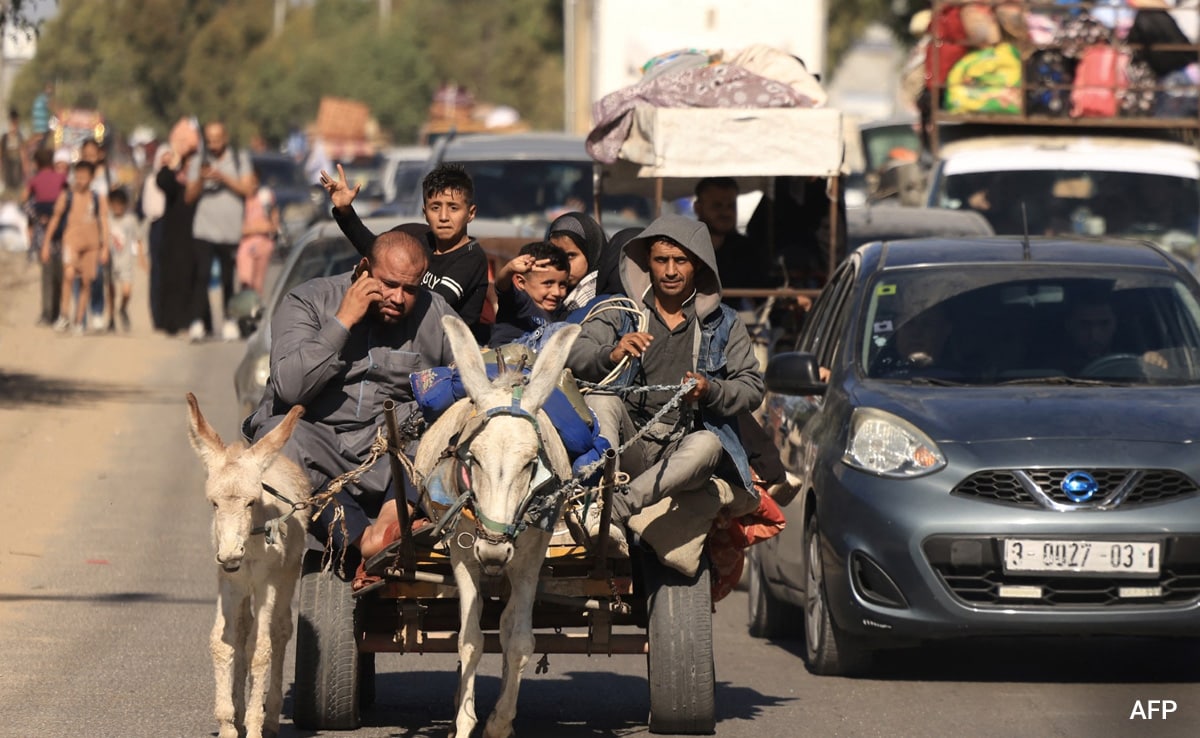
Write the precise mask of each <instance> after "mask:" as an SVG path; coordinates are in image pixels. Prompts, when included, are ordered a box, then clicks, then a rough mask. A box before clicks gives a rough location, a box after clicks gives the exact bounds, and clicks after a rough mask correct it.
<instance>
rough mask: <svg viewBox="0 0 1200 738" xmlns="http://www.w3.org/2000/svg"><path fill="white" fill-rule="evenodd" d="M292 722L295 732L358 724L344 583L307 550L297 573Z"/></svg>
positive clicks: (350, 602) (350, 603)
mask: <svg viewBox="0 0 1200 738" xmlns="http://www.w3.org/2000/svg"><path fill="white" fill-rule="evenodd" d="M297 620H298V622H297V628H296V684H295V689H294V695H295V697H294V700H293V704H294V710H293V713H294V715H293V722H294V723H295V725H296V727H297V728H300V729H301V730H355V729H356V728H358V727H359V712H358V709H359V674H360V671H359V661H358V644H357V643H356V642H355V640H354V598H353V597H352V596H351V589H350V582H348V581H345V580H343V579H341V578H340V577H338V576H337V575H336V574H335V573H334V572H332V571H329V570H323V569H321V552H320V551H308V552H306V553H305V555H304V567H303V569H302V572H301V575H300V614H299V617H298V619H297Z"/></svg>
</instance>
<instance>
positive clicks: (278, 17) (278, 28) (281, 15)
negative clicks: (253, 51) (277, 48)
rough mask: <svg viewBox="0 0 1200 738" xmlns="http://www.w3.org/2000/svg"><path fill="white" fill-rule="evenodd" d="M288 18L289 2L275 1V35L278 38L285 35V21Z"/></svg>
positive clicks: (284, 0)
mask: <svg viewBox="0 0 1200 738" xmlns="http://www.w3.org/2000/svg"><path fill="white" fill-rule="evenodd" d="M286 17H287V0H275V25H274V26H273V33H274V35H275V36H276V37H278V36H279V34H281V33H283V21H284V19H285V18H286Z"/></svg>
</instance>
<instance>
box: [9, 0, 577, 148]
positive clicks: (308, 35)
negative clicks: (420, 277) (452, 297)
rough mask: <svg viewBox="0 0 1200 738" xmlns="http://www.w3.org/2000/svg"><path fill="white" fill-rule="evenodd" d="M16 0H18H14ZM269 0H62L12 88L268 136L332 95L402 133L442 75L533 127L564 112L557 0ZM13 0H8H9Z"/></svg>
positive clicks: (408, 135) (21, 98) (133, 117)
mask: <svg viewBox="0 0 1200 738" xmlns="http://www.w3.org/2000/svg"><path fill="white" fill-rule="evenodd" d="M27 2H28V0H26V3H27ZM274 5H275V3H274V0H104V2H97V1H96V0H60V3H59V12H58V13H57V14H56V15H55V17H54V18H53V19H52V20H50V21H49V22H47V23H46V24H45V25H44V27H43V28H42V29H41V33H40V38H39V44H38V53H37V57H36V58H35V59H34V60H33V61H32V62H31V63H30V64H28V65H26V66H25V67H24V68H23V69H22V71H21V73H20V74H19V75H18V77H17V80H16V82H15V84H14V88H13V92H12V102H13V104H14V105H15V106H17V108H18V109H19V110H28V109H29V106H30V104H31V103H32V101H33V98H34V97H35V96H36V95H37V94H38V92H40V91H41V88H42V87H43V85H44V84H45V83H47V82H53V83H54V84H55V99H56V103H57V104H58V105H60V106H63V107H73V106H80V107H83V106H91V105H98V106H99V107H100V108H101V109H102V110H103V111H104V113H105V115H106V117H107V118H108V119H109V121H110V122H111V123H112V124H113V125H115V126H116V127H117V128H118V129H119V130H125V131H128V130H131V129H132V128H133V127H134V126H136V125H143V124H144V125H150V126H152V127H154V128H156V129H157V130H159V131H160V132H165V131H166V129H167V128H169V127H170V125H171V123H172V122H173V121H174V120H176V119H177V118H178V117H179V116H181V115H196V116H198V117H199V118H201V119H202V120H204V119H211V118H214V117H220V118H223V119H225V120H226V121H227V122H229V123H230V125H231V126H232V128H233V130H234V132H235V135H238V136H239V137H241V138H243V140H245V138H246V137H248V136H249V135H251V134H252V133H260V134H262V135H263V136H264V137H266V138H267V139H268V140H273V141H279V140H281V139H282V138H283V137H284V136H286V134H287V133H288V131H289V130H291V129H293V128H296V127H303V126H305V125H307V124H308V123H310V122H312V120H313V119H314V118H315V116H316V113H317V108H318V105H319V102H320V99H321V97H322V96H324V95H333V96H339V97H346V98H351V99H356V100H361V101H363V102H366V103H368V104H369V105H370V106H371V109H372V112H373V114H374V115H375V117H376V119H377V120H378V121H379V123H380V126H381V127H382V128H383V129H384V130H385V131H388V132H390V133H391V134H392V136H393V138H394V140H396V141H398V142H404V141H408V140H411V139H412V137H413V136H414V135H415V133H416V130H417V128H418V127H419V126H420V124H421V122H422V120H423V119H424V117H425V115H426V113H427V111H428V108H429V103H430V100H431V97H432V94H433V91H434V89H436V87H437V86H438V84H440V83H444V82H450V81H454V82H457V83H459V84H464V85H466V86H467V87H468V89H470V90H471V91H472V92H473V93H474V94H475V96H476V99H478V100H481V101H487V102H492V103H497V104H507V105H512V106H513V107H515V108H517V109H518V110H519V111H520V112H521V114H522V115H523V116H524V117H525V118H526V119H527V120H528V121H530V123H531V124H532V125H533V126H534V127H539V128H553V127H557V126H558V125H560V123H561V120H562V97H563V77H562V75H563V64H562V7H561V2H560V0H506V2H503V3H493V2H479V0H441V1H439V2H437V3H431V2H430V3H426V2H416V3H414V2H399V1H398V0H396V1H394V2H393V11H392V13H391V16H390V22H389V23H387V24H381V22H380V19H379V16H378V4H377V3H376V2H374V0H315V2H312V3H308V4H293V3H289V9H288V16H287V22H286V24H285V26H284V28H283V31H282V33H281V34H279V35H278V36H275V35H274V34H273V32H272V31H273V28H272V23H273V19H274ZM20 6H21V3H20V2H13V0H10V7H12V8H18V7H20Z"/></svg>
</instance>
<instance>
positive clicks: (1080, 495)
mask: <svg viewBox="0 0 1200 738" xmlns="http://www.w3.org/2000/svg"><path fill="white" fill-rule="evenodd" d="M1062 491H1063V494H1065V495H1066V496H1067V499H1069V500H1070V501H1071V502H1087V501H1088V500H1090V499H1092V498H1093V497H1094V496H1095V495H1096V493H1097V492H1099V491H1100V485H1099V484H1097V483H1096V479H1095V478H1094V477H1093V476H1092V475H1091V474H1088V473H1087V472H1085V471H1073V472H1071V473H1069V474H1067V476H1066V477H1065V478H1063V480H1062Z"/></svg>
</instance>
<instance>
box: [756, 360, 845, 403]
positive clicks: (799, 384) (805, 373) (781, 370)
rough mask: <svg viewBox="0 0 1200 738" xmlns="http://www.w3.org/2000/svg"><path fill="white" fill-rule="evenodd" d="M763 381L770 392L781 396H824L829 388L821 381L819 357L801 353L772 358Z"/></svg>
mask: <svg viewBox="0 0 1200 738" xmlns="http://www.w3.org/2000/svg"><path fill="white" fill-rule="evenodd" d="M763 380H764V381H765V383H766V385H767V389H768V390H769V391H771V392H774V393H776V394H780V395H823V394H825V390H826V389H828V388H829V384H828V383H827V382H823V381H821V369H820V365H819V364H817V357H816V356H813V355H812V354H809V353H805V352H801V351H788V352H785V353H782V354H775V355H774V356H772V357H771V359H770V360H769V361H768V362H767V371H766V373H765V374H764V375H763Z"/></svg>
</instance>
